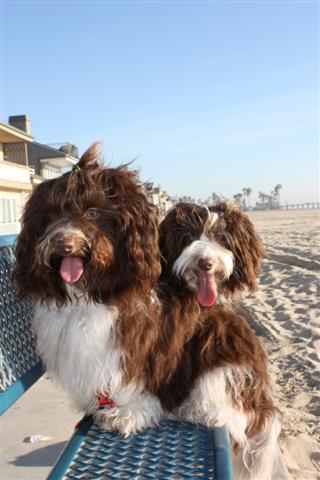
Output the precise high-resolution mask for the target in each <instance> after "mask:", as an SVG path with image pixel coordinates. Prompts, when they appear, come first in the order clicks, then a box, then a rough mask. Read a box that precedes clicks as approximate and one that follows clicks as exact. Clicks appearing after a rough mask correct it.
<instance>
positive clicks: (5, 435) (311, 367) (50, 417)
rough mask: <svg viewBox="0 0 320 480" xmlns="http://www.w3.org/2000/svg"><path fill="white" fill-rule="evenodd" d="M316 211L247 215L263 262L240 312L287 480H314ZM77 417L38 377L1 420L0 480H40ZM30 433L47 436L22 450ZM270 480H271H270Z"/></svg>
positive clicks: (318, 345)
mask: <svg viewBox="0 0 320 480" xmlns="http://www.w3.org/2000/svg"><path fill="white" fill-rule="evenodd" d="M319 215H320V212H319V210H301V211H270V212H269V211H268V212H252V213H250V217H251V219H252V221H253V223H254V224H255V226H256V228H257V230H258V231H259V232H260V234H261V236H262V239H263V241H264V243H265V245H266V248H267V251H268V254H269V258H267V259H266V260H265V261H264V266H263V271H262V274H261V278H260V288H259V290H258V291H257V292H256V293H254V294H251V295H248V296H247V297H246V298H245V300H244V302H243V309H244V310H245V314H246V316H248V318H249V321H250V324H251V326H252V328H253V329H254V330H255V331H256V332H257V334H258V335H259V336H260V337H261V338H262V340H263V343H264V345H265V348H266V351H267V353H268V358H269V362H270V372H271V375H272V377H273V380H274V382H275V396H276V398H277V405H278V407H279V409H280V412H281V414H282V424H283V429H282V433H281V437H280V445H281V449H282V452H283V458H284V462H285V464H286V465H287V468H288V471H289V478H290V480H316V479H320V473H319V470H320V468H319V463H320V445H319V441H320V438H319V437H320V435H319V434H320V428H319V413H320V393H319V371H320V360H319V350H320V332H319V291H318V292H317V290H318V289H319V271H320V253H319V245H320V242H319V219H320V217H319ZM79 418H80V414H78V413H77V412H75V411H74V410H73V409H72V408H71V407H70V404H69V400H68V399H67V397H66V395H65V394H64V393H63V392H62V391H61V390H60V389H58V388H57V387H56V386H54V385H53V384H52V383H51V382H50V380H48V379H47V378H46V377H44V378H43V379H42V380H40V381H39V382H38V383H37V384H36V385H35V386H34V387H33V388H32V389H31V390H30V391H29V392H27V394H26V395H25V396H24V397H23V398H22V399H21V400H20V401H19V402H18V403H17V404H16V405H15V406H14V407H12V408H11V409H10V411H9V412H8V413H7V414H6V415H5V416H4V417H3V420H2V422H1V430H2V431H1V438H2V461H1V464H2V471H1V472H0V478H1V480H20V479H21V480H36V479H44V478H45V477H46V475H47V474H48V472H49V471H50V469H51V466H52V465H53V463H54V461H55V459H56V457H57V456H58V454H59V452H60V451H61V449H62V447H63V446H64V445H65V442H66V441H67V440H68V438H69V437H70V435H71V433H72V430H73V426H74V424H75V421H76V420H77V419H79ZM33 434H41V435H43V436H45V437H50V440H46V441H43V442H39V443H34V444H31V443H26V442H24V439H25V438H26V437H27V436H30V435H33ZM275 480H276V479H275Z"/></svg>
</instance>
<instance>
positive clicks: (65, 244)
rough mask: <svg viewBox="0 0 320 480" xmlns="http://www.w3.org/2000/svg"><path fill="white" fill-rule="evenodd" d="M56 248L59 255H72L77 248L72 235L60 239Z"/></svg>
mask: <svg viewBox="0 0 320 480" xmlns="http://www.w3.org/2000/svg"><path fill="white" fill-rule="evenodd" d="M56 246H57V250H58V253H60V254H62V255H70V254H71V253H72V252H73V251H74V248H75V238H74V236H72V235H68V236H66V235H65V236H63V237H62V238H59V239H58V241H57V245H56Z"/></svg>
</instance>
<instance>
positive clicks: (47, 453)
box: [10, 442, 67, 467]
mask: <svg viewBox="0 0 320 480" xmlns="http://www.w3.org/2000/svg"><path fill="white" fill-rule="evenodd" d="M66 443H67V442H59V443H55V444H53V445H48V446H47V447H42V448H38V449H37V450H33V451H32V452H30V453H27V454H26V455H21V456H20V457H17V458H16V459H15V460H13V461H12V462H10V463H11V464H12V465H16V466H17V467H50V466H53V465H54V464H55V462H56V460H57V458H58V457H59V455H60V453H61V452H62V450H63V448H64V447H65V445H66Z"/></svg>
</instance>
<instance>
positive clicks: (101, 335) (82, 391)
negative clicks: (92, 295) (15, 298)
mask: <svg viewBox="0 0 320 480" xmlns="http://www.w3.org/2000/svg"><path fill="white" fill-rule="evenodd" d="M117 315H118V312H117V309H116V308H114V307H107V306H105V305H101V304H96V303H93V302H86V301H85V300H84V299H75V298H73V300H72V301H70V302H68V304H67V305H65V306H63V307H61V308H57V306H56V305H55V303H50V304H49V305H41V304H40V303H39V302H35V304H34V315H33V327H34V330H35V333H36V336H37V348H38V353H39V355H40V357H41V358H42V360H43V362H44V364H45V367H46V369H47V371H48V373H49V374H50V375H51V376H52V377H54V378H55V379H56V380H57V381H58V382H59V383H60V384H61V385H62V387H63V388H64V389H65V390H67V391H68V392H69V393H70V394H71V396H72V397H73V399H74V401H75V403H76V404H77V405H78V407H79V408H80V409H82V410H87V407H88V405H89V404H90V403H91V402H92V400H93V398H94V397H95V394H96V393H105V394H108V395H109V396H113V395H114V394H115V393H116V392H117V391H118V390H119V389H120V387H121V382H122V375H121V368H120V363H121V352H120V350H119V349H117V348H116V346H115V341H114V325H115V321H116V318H117Z"/></svg>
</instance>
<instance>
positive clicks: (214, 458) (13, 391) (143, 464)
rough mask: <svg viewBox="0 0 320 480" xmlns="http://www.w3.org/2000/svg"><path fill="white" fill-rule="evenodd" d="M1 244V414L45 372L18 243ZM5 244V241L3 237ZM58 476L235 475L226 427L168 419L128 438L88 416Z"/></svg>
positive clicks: (97, 479) (104, 479) (218, 479)
mask: <svg viewBox="0 0 320 480" xmlns="http://www.w3.org/2000/svg"><path fill="white" fill-rule="evenodd" d="M0 240H2V246H0V392H1V393H0V412H1V415H2V414H3V413H4V412H5V411H6V410H7V409H8V408H10V406H11V405H12V404H13V403H14V402H15V401H16V400H17V399H18V398H19V397H21V395H23V393H24V392H25V391H26V390H27V389H28V388H29V387H30V386H31V385H32V384H33V383H34V382H35V381H36V380H38V379H39V378H40V376H41V375H42V374H43V373H44V372H43V368H42V366H41V362H40V359H39V358H38V357H37V354H36V351H35V340H34V337H33V334H32V329H31V318H32V302H31V298H29V299H27V300H24V301H20V300H18V299H17V298H16V296H15V288H14V285H13V284H12V281H11V276H12V270H13V266H14V262H15V256H14V247H13V246H12V245H9V244H8V243H9V242H10V241H12V238H9V239H8V238H7V239H5V238H3V237H2V239H0ZM0 245H1V242H0ZM47 478H48V480H57V479H70V480H71V479H72V480H75V479H86V480H109V479H116V478H122V479H136V480H138V479H139V480H140V479H150V478H151V479H158V478H163V479H184V478H190V479H197V478H201V479H208V480H209V479H212V480H232V466H231V454H230V445H229V436H228V432H227V431H226V429H225V428H215V429H213V430H209V429H207V428H205V427H203V426H200V425H193V424H191V423H188V422H179V421H175V420H163V421H161V422H160V424H159V425H158V426H157V427H154V428H148V429H146V430H145V431H144V432H142V433H139V434H137V435H133V436H130V437H128V438H124V437H122V436H121V435H119V434H118V433H116V432H111V433H106V432H102V431H101V430H99V429H98V428H97V427H96V426H95V425H93V424H92V420H90V419H89V420H87V421H85V422H84V423H82V424H81V426H80V427H79V428H77V429H76V430H75V433H74V435H73V436H72V437H71V439H70V441H69V443H68V444H67V446H66V448H65V450H64V451H63V453H62V455H61V456H60V458H59V459H58V461H57V463H56V464H55V466H54V467H53V469H52V471H51V473H50V474H49V476H48V477H47Z"/></svg>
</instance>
